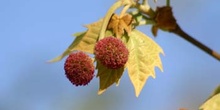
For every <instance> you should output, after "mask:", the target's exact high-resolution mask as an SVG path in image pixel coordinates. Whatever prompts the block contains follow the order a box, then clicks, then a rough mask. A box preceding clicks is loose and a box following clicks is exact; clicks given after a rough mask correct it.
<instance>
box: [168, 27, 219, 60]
mask: <svg viewBox="0 0 220 110" xmlns="http://www.w3.org/2000/svg"><path fill="white" fill-rule="evenodd" d="M170 32H172V33H175V34H177V35H178V36H180V37H182V38H184V39H185V40H187V41H189V42H190V43H192V44H194V45H195V46H197V47H198V48H200V49H202V50H203V51H205V52H206V53H208V54H209V55H211V56H212V57H214V58H216V59H217V60H219V61H220V54H219V53H217V52H216V51H214V50H212V49H210V48H209V47H207V46H206V45H204V44H202V43H201V42H199V41H198V40H196V39H194V38H193V37H191V36H190V35H188V34H187V33H185V32H184V31H183V30H182V29H181V28H180V26H178V25H177V28H176V29H175V30H172V31H170Z"/></svg>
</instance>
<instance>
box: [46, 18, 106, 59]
mask: <svg viewBox="0 0 220 110" xmlns="http://www.w3.org/2000/svg"><path fill="white" fill-rule="evenodd" d="M102 21H103V20H102V19H101V20H99V21H98V22H95V23H92V24H89V25H86V27H87V28H88V30H87V31H86V32H82V33H76V34H74V36H76V39H75V40H74V41H73V42H72V44H71V45H70V46H69V47H68V48H67V49H66V50H65V51H64V53H63V54H62V55H60V56H58V57H56V58H54V59H52V60H50V61H49V62H56V61H59V60H61V59H62V58H63V57H65V56H66V55H69V54H70V53H71V52H73V51H74V50H80V51H84V52H87V53H91V54H93V53H94V47H95V44H96V42H97V40H98V37H99V33H100V30H101V26H102Z"/></svg>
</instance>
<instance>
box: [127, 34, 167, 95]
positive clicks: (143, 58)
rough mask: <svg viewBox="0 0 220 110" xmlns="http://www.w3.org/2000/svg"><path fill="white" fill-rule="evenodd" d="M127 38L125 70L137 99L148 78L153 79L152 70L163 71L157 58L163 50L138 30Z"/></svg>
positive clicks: (153, 72)
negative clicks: (127, 53)
mask: <svg viewBox="0 0 220 110" xmlns="http://www.w3.org/2000/svg"><path fill="white" fill-rule="evenodd" d="M129 37H130V38H129V41H128V43H127V47H128V50H129V59H128V62H127V69H128V74H129V77H130V80H131V82H132V84H133V86H134V88H135V94H136V96H137V97H138V96H139V94H140V92H141V90H142V88H143V86H144V85H145V83H146V80H147V79H148V78H149V77H150V76H152V77H153V78H155V70H154V68H155V67H159V69H160V70H161V71H163V67H162V63H161V60H160V56H159V54H160V53H163V50H162V48H161V47H160V46H159V45H157V43H155V42H154V41H153V40H152V39H151V38H150V37H148V36H146V35H145V34H143V33H142V32H140V31H138V30H133V31H132V32H131V34H130V36H129Z"/></svg>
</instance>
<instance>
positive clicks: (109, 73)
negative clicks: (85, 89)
mask: <svg viewBox="0 0 220 110" xmlns="http://www.w3.org/2000/svg"><path fill="white" fill-rule="evenodd" d="M97 69H98V74H97V77H99V91H98V94H102V93H103V92H105V91H106V89H107V88H108V87H109V86H111V85H112V84H114V83H116V84H117V85H118V84H119V81H120V78H121V76H122V74H123V72H124V68H119V69H109V68H106V67H105V66H103V65H102V64H101V63H100V62H99V61H97Z"/></svg>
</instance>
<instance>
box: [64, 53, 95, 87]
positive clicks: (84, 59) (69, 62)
mask: <svg viewBox="0 0 220 110" xmlns="http://www.w3.org/2000/svg"><path fill="white" fill-rule="evenodd" d="M64 70H65V74H66V77H67V78H68V79H69V81H70V82H71V83H72V84H73V85H76V86H82V85H83V86H84V85H87V84H88V83H89V82H90V81H91V80H92V78H93V76H94V70H95V68H94V65H93V61H92V59H91V58H90V57H89V56H88V55H87V54H85V53H83V52H76V53H72V54H70V55H69V56H68V57H67V59H66V62H65V64H64Z"/></svg>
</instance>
